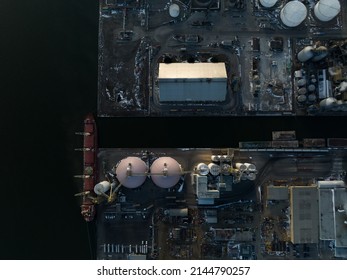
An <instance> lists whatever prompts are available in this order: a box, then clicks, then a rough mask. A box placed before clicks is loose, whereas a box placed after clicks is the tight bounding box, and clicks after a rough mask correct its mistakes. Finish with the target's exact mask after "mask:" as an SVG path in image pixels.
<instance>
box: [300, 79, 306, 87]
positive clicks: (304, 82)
mask: <svg viewBox="0 0 347 280" xmlns="http://www.w3.org/2000/svg"><path fill="white" fill-rule="evenodd" d="M304 85H306V79H300V80H299V81H298V86H299V87H303V86H304Z"/></svg>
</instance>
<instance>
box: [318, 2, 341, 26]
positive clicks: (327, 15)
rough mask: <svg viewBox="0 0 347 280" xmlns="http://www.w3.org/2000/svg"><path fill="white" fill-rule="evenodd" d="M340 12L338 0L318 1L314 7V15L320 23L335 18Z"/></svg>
mask: <svg viewBox="0 0 347 280" xmlns="http://www.w3.org/2000/svg"><path fill="white" fill-rule="evenodd" d="M340 11H341V4H340V2H339V1H338V0H320V1H318V3H317V4H316V5H315V6H314V15H315V16H316V18H317V19H318V20H320V21H329V20H332V19H333V18H334V17H336V16H337V15H338V14H339V13H340Z"/></svg>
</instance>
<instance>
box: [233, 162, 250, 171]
mask: <svg viewBox="0 0 347 280" xmlns="http://www.w3.org/2000/svg"><path fill="white" fill-rule="evenodd" d="M235 167H236V168H237V169H238V170H240V171H241V172H243V171H246V169H247V166H246V165H245V164H244V163H241V162H237V163H236V164H235Z"/></svg>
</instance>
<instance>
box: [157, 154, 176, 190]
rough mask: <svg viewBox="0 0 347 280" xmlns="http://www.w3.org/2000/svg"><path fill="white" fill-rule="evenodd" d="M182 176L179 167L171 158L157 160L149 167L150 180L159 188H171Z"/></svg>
mask: <svg viewBox="0 0 347 280" xmlns="http://www.w3.org/2000/svg"><path fill="white" fill-rule="evenodd" d="M181 175H182V169H181V165H180V164H179V163H178V162H177V161H176V160H175V159H173V158H172V157H160V158H157V159H156V160H155V161H154V162H153V163H152V165H151V178H152V180H153V183H154V184H156V185H157V186H158V187H160V188H171V187H173V186H174V185H176V184H177V183H178V181H179V180H180V177H181Z"/></svg>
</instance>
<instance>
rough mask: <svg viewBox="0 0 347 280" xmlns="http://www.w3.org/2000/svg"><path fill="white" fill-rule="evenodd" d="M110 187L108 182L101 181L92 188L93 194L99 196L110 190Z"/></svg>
mask: <svg viewBox="0 0 347 280" xmlns="http://www.w3.org/2000/svg"><path fill="white" fill-rule="evenodd" d="M110 186H111V184H110V182H108V181H101V182H99V183H97V184H96V185H95V186H94V192H95V193H96V194H97V195H101V194H103V193H106V192H107V191H108V190H109V189H110Z"/></svg>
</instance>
